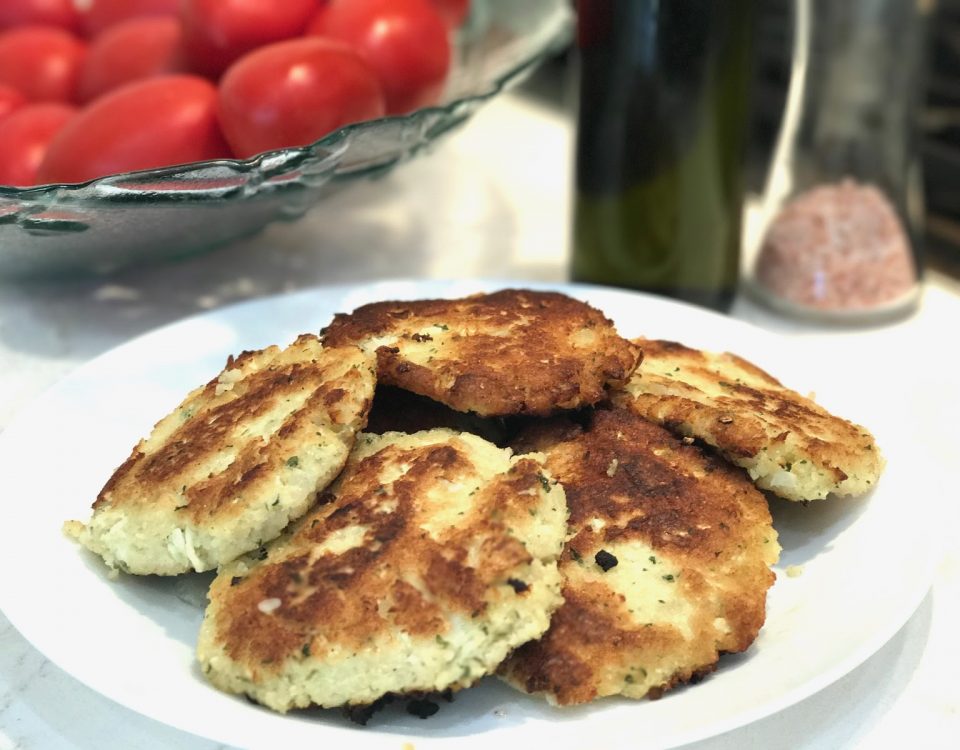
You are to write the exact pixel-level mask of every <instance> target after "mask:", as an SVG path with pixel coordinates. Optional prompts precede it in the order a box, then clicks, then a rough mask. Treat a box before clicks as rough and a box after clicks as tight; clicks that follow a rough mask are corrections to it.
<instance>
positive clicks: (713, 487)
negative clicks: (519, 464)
mask: <svg viewBox="0 0 960 750" xmlns="http://www.w3.org/2000/svg"><path fill="white" fill-rule="evenodd" d="M518 446H519V447H520V448H522V449H531V448H532V449H536V450H539V451H543V452H544V453H546V456H547V460H546V466H547V468H548V469H549V471H550V472H551V474H552V475H553V476H554V477H556V478H557V479H559V480H560V483H561V484H562V485H563V486H564V489H565V491H566V495H567V503H568V506H569V508H570V521H569V525H570V534H571V537H570V538H569V540H568V541H567V544H566V547H565V549H564V552H563V555H562V556H561V560H560V572H561V574H562V575H563V579H564V584H563V597H564V604H563V605H562V606H561V607H560V609H559V610H557V612H555V613H554V615H553V619H552V620H551V623H550V629H549V630H548V631H547V633H546V634H545V635H544V636H543V637H542V638H541V639H540V640H538V641H534V642H531V643H528V644H526V645H524V646H521V647H520V648H519V649H517V650H516V651H515V652H514V653H513V655H512V656H511V657H510V658H509V659H508V660H507V661H506V662H505V663H504V664H503V666H502V667H501V668H500V670H499V674H500V675H501V676H502V677H504V679H506V680H507V681H508V682H509V683H510V684H512V685H514V686H515V687H517V688H519V689H520V690H523V691H525V692H529V693H536V694H542V695H544V696H545V697H546V698H547V700H549V701H550V702H551V703H555V704H559V705H570V704H576V703H585V702H588V701H591V700H594V699H596V698H601V697H603V696H607V695H618V694H619V695H625V696H627V697H631V698H640V697H643V696H646V695H649V696H654V697H655V696H659V695H660V694H661V693H662V692H663V691H664V690H667V689H668V688H670V687H671V686H673V685H676V684H678V683H682V682H686V681H689V680H692V679H694V678H697V677H699V676H702V675H704V674H706V673H708V672H710V671H712V670H713V669H714V668H715V666H716V664H717V660H718V657H719V654H721V653H724V652H737V651H743V650H744V649H746V648H747V647H748V646H749V645H750V644H751V643H752V642H753V640H754V639H755V638H756V636H757V632H758V631H759V630H760V627H761V626H762V625H763V622H764V617H765V604H766V593H767V589H768V588H769V587H770V586H771V585H772V583H773V581H774V574H773V572H772V571H771V570H770V568H769V566H770V565H772V564H773V563H775V562H776V560H777V557H778V555H779V550H780V547H779V545H778V543H777V534H776V531H774V529H773V527H772V525H771V518H770V512H769V509H768V508H767V503H766V500H765V498H764V497H763V495H762V494H761V493H760V492H758V491H757V490H756V489H755V488H754V487H753V485H752V484H751V483H750V481H749V480H748V479H747V478H746V476H745V475H744V473H743V471H742V470H740V469H737V468H735V467H733V466H730V465H729V464H727V463H726V462H725V461H723V460H722V459H720V458H717V457H714V456H712V455H710V454H708V453H706V452H705V451H704V449H701V448H700V447H699V446H696V445H693V444H684V443H683V442H682V441H681V440H680V439H679V438H676V437H675V436H673V435H672V434H670V433H669V432H668V431H667V430H664V429H663V428H662V427H659V426H657V425H654V424H652V423H651V422H648V421H647V420H644V419H643V418H641V417H638V416H636V415H634V414H632V413H630V412H629V411H627V410H625V409H615V410H612V411H602V410H598V411H596V412H594V413H593V414H592V415H589V416H587V424H586V426H584V427H580V426H579V425H577V424H575V423H573V422H571V421H566V420H562V419H557V420H553V421H550V422H544V423H542V424H540V425H534V426H532V427H531V428H530V429H529V430H528V431H527V432H526V433H525V434H524V435H522V436H521V437H520V438H519V439H518Z"/></svg>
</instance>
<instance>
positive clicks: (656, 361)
mask: <svg viewBox="0 0 960 750" xmlns="http://www.w3.org/2000/svg"><path fill="white" fill-rule="evenodd" d="M635 343H636V344H637V345H638V346H640V347H642V348H643V351H644V358H645V359H644V365H643V367H641V368H639V369H638V370H637V371H636V372H635V373H634V375H633V377H632V378H631V380H630V382H629V383H628V384H627V386H626V387H625V388H624V389H623V390H619V391H618V392H616V393H615V394H614V395H613V398H614V400H615V401H616V402H617V403H618V404H621V405H623V406H626V407H627V408H630V409H631V410H633V411H635V412H636V413H638V414H640V415H642V416H644V417H646V418H648V419H651V420H653V421H655V422H657V423H658V424H662V425H664V426H665V427H667V428H669V429H671V430H672V431H674V432H677V433H679V434H681V435H690V436H694V437H697V438H701V439H703V440H704V441H705V442H707V443H709V444H710V445H713V446H715V447H716V448H718V449H719V450H721V451H722V452H723V453H724V455H725V456H727V458H729V459H730V460H731V461H733V462H734V463H737V464H738V465H741V466H744V467H746V468H748V469H750V470H751V474H752V475H753V476H755V477H757V476H758V475H761V477H762V475H763V473H764V467H763V463H764V459H765V458H766V457H765V456H763V455H761V454H763V453H764V452H767V451H769V452H770V456H774V455H777V456H780V454H782V456H781V457H780V458H778V461H779V464H780V466H779V467H778V466H773V465H770V466H769V469H770V470H772V471H774V472H775V471H777V470H778V469H779V468H784V469H786V470H787V471H790V470H791V468H793V469H794V471H796V470H797V469H798V468H799V466H798V464H799V463H800V462H803V463H804V464H806V463H807V462H809V463H810V464H811V465H812V467H815V475H814V476H813V477H812V478H811V481H810V482H809V484H810V486H809V487H806V486H803V483H801V485H800V487H799V488H798V489H796V490H794V489H792V488H791V487H785V486H777V485H776V484H774V485H773V486H769V485H768V484H766V483H764V481H763V478H761V479H760V481H759V482H758V483H759V484H760V486H761V487H763V488H764V489H770V490H772V491H773V492H775V493H777V494H780V495H782V496H784V497H786V498H788V499H792V500H804V499H817V498H822V497H825V496H826V495H827V494H828V492H831V491H833V492H838V494H860V493H861V492H864V491H866V490H867V489H869V487H870V486H872V485H873V484H875V483H876V480H877V479H878V478H879V475H880V472H881V470H882V468H883V460H882V458H881V456H880V454H879V451H878V449H877V446H876V443H875V441H874V438H873V436H872V435H871V434H870V433H869V431H867V430H866V429H865V428H864V427H861V426H860V425H857V424H854V423H852V422H849V421H847V420H845V419H842V418H840V417H838V416H835V415H833V414H831V413H830V412H828V411H827V410H826V409H824V408H823V407H822V406H820V405H819V404H817V403H815V402H814V401H813V400H811V399H809V398H806V397H804V396H801V395H800V394H799V393H797V392H795V391H793V390H790V389H789V388H786V387H785V386H784V385H783V384H782V383H780V381H779V380H777V379H776V378H774V377H773V376H772V375H770V374H769V373H767V372H765V371H764V370H762V369H761V368H759V367H757V366H756V365H754V364H753V363H751V362H748V361H747V360H745V359H743V358H742V357H740V356H737V355H736V354H731V353H723V354H714V353H710V352H703V351H700V350H698V349H692V348H690V347H687V346H685V345H683V344H680V343H677V342H674V341H663V340H651V339H644V338H640V339H636V340H635ZM755 461H759V462H760V463H759V464H757V463H755ZM766 463H767V464H770V462H769V461H767V462H766ZM766 473H769V472H766Z"/></svg>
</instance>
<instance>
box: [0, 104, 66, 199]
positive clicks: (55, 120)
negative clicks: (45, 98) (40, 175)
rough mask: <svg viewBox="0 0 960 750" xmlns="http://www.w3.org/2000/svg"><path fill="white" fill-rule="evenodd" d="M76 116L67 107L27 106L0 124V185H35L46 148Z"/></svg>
mask: <svg viewBox="0 0 960 750" xmlns="http://www.w3.org/2000/svg"><path fill="white" fill-rule="evenodd" d="M76 112H77V110H76V108H75V107H71V106H70V105H69V104H56V103H42V104H28V105H26V106H24V107H21V108H20V109H18V110H17V111H16V112H14V113H13V114H12V115H10V116H9V117H6V118H4V119H3V120H0V185H16V186H18V187H29V186H31V185H37V184H38V181H37V168H38V167H39V166H40V162H41V161H42V160H43V157H44V154H45V153H46V151H47V146H48V145H49V144H50V141H51V140H53V138H54V136H56V135H57V133H59V132H60V131H61V130H62V129H63V128H64V126H66V124H67V123H68V122H69V121H70V120H71V119H73V117H74V116H75V115H76Z"/></svg>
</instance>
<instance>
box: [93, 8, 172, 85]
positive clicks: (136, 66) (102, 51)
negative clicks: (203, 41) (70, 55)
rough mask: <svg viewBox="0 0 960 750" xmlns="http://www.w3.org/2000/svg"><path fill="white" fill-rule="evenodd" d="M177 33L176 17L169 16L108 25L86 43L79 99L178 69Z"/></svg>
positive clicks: (135, 19)
mask: <svg viewBox="0 0 960 750" xmlns="http://www.w3.org/2000/svg"><path fill="white" fill-rule="evenodd" d="M181 36H182V35H181V33H180V21H178V20H177V19H176V18H174V17H173V16H156V17H152V18H150V17H145V18H134V19H131V20H129V21H123V22H121V23H118V24H116V25H115V26H112V27H110V28H109V29H107V30H106V31H104V32H103V33H102V34H101V35H100V36H98V37H97V38H96V39H94V40H93V41H92V42H91V43H90V51H89V52H88V53H87V59H86V60H85V61H84V63H83V68H82V69H81V71H80V85H79V89H78V96H79V99H80V101H82V102H89V101H90V100H92V99H95V98H96V97H98V96H100V95H101V94H104V93H105V92H107V91H110V90H111V89H115V88H117V87H119V86H122V85H123V84H125V83H130V82H131V81H138V80H140V79H142V78H153V77H155V76H159V75H164V74H166V73H175V72H177V71H178V70H181V69H182V65H181V62H180V42H181Z"/></svg>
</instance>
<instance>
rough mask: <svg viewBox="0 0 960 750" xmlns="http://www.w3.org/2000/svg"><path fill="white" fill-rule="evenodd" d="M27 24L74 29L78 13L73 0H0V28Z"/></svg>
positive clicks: (78, 17)
mask: <svg viewBox="0 0 960 750" xmlns="http://www.w3.org/2000/svg"><path fill="white" fill-rule="evenodd" d="M27 24H43V25H49V26H60V27H62V28H65V29H70V30H71V31H76V30H77V29H78V27H79V25H80V14H79V13H77V9H76V8H75V7H74V5H73V0H0V29H7V28H11V27H13V26H25V25H27Z"/></svg>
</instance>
